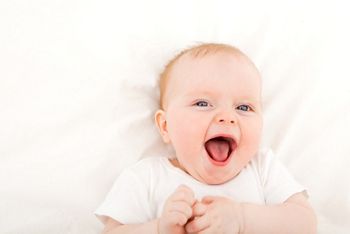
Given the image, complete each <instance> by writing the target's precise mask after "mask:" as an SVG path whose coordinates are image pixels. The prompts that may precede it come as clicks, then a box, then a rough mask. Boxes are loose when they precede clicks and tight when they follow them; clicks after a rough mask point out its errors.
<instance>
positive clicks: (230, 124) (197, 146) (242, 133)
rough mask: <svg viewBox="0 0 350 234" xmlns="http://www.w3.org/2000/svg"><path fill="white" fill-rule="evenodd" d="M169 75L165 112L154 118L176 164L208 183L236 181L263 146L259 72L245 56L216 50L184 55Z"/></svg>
mask: <svg viewBox="0 0 350 234" xmlns="http://www.w3.org/2000/svg"><path fill="white" fill-rule="evenodd" d="M170 76H171V77H170V79H169V81H168V84H167V92H166V95H165V103H166V104H165V106H166V108H165V111H164V112H162V113H161V114H159V113H160V112H159V113H158V117H159V118H158V117H157V115H156V119H158V120H160V119H162V118H163V120H164V121H163V122H162V123H163V124H159V121H158V126H160V128H161V133H162V135H163V139H164V140H165V141H166V142H169V143H171V144H172V145H173V147H174V149H175V153H176V158H177V160H178V163H179V165H178V166H179V167H180V168H181V169H183V170H185V171H186V172H187V173H189V174H190V175H192V176H193V177H194V178H195V179H197V180H198V181H201V182H203V183H207V184H221V183H224V182H226V181H228V180H230V179H231V178H233V177H235V176H236V175H237V174H238V173H239V172H240V171H241V170H242V169H243V167H244V166H246V165H247V163H248V162H249V161H250V160H251V159H252V157H253V156H254V155H255V153H256V152H257V150H258V147H259V143H260V135H261V130H262V110H261V84H260V76H259V73H258V72H257V70H256V69H255V67H254V66H253V65H252V64H251V63H249V62H248V61H247V59H246V58H244V57H242V56H240V55H235V54H232V53H228V52H218V53H215V54H212V55H206V56H204V57H202V58H192V57H191V56H189V55H184V56H183V57H182V58H180V59H179V61H178V62H177V63H176V64H175V66H174V67H173V70H172V71H171V74H170ZM162 128H163V129H162Z"/></svg>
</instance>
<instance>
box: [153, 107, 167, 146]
mask: <svg viewBox="0 0 350 234" xmlns="http://www.w3.org/2000/svg"><path fill="white" fill-rule="evenodd" d="M154 120H155V122H156V125H157V127H158V131H159V133H160V135H161V136H162V138H163V141H164V142H165V143H170V139H169V135H168V129H167V122H166V117H165V111H163V110H157V112H156V113H155V115H154Z"/></svg>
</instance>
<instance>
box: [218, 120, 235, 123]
mask: <svg viewBox="0 0 350 234" xmlns="http://www.w3.org/2000/svg"><path fill="white" fill-rule="evenodd" d="M219 122H220V123H225V122H228V123H231V124H233V123H235V121H234V120H233V119H230V120H227V121H226V120H225V119H219Z"/></svg>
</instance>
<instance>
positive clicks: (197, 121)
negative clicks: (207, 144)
mask: <svg viewBox="0 0 350 234" xmlns="http://www.w3.org/2000/svg"><path fill="white" fill-rule="evenodd" d="M184 116H186V117H184ZM167 121H168V134H169V137H170V140H171V142H172V144H173V146H174V147H175V150H177V151H179V150H187V151H193V150H197V149H198V147H197V146H201V144H200V143H201V142H202V141H203V139H204V137H205V133H206V125H205V124H204V121H202V119H201V118H198V116H195V115H191V114H190V113H185V112H177V113H172V115H171V116H169V118H168V120H167Z"/></svg>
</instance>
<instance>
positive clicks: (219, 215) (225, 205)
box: [185, 196, 243, 234]
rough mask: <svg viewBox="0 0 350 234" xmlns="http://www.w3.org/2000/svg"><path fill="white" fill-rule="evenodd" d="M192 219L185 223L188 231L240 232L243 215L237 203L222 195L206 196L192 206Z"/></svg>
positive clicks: (202, 232)
mask: <svg viewBox="0 0 350 234" xmlns="http://www.w3.org/2000/svg"><path fill="white" fill-rule="evenodd" d="M193 217H194V219H193V220H192V221H190V222H189V223H188V224H186V227H185V228H186V231H187V232H189V233H197V232H200V233H201V234H207V233H222V234H223V233H240V232H242V230H243V215H242V210H241V206H240V204H239V203H237V202H234V201H233V200H231V199H228V198H224V197H211V196H207V197H204V198H203V199H202V201H201V202H196V204H195V205H194V206H193Z"/></svg>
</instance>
